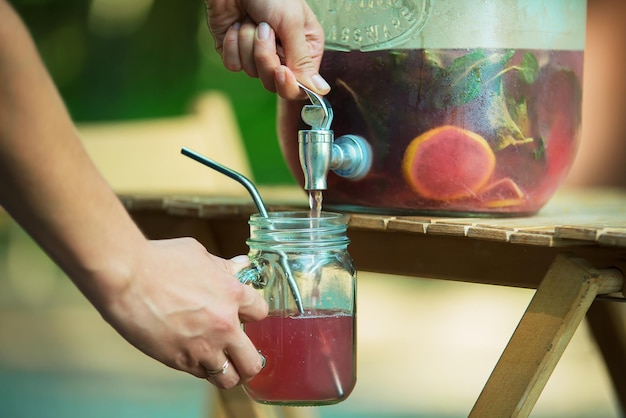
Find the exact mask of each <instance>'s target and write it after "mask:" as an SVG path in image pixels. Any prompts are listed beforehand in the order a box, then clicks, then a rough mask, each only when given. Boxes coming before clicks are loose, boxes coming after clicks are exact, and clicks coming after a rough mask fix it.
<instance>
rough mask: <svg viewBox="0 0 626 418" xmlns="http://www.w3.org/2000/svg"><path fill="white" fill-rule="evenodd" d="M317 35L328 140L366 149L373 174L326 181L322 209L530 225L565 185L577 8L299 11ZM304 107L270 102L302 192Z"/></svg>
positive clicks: (574, 123)
mask: <svg viewBox="0 0 626 418" xmlns="http://www.w3.org/2000/svg"><path fill="white" fill-rule="evenodd" d="M308 3H309V4H310V6H311V8H312V9H313V11H314V12H315V14H316V15H317V17H318V19H319V20H320V22H321V24H322V26H323V27H324V30H325V36H326V51H325V54H324V58H323V61H322V66H321V70H320V72H321V74H322V75H323V76H324V78H325V79H326V80H327V81H329V83H330V84H331V87H332V90H331V92H330V93H329V94H328V96H327V99H328V100H329V102H330V104H331V106H332V108H333V111H334V122H333V125H332V127H331V129H333V130H334V133H335V138H338V137H339V136H341V135H346V134H354V135H360V136H362V137H364V138H365V139H366V140H367V141H368V142H369V143H370V145H371V147H372V152H373V162H372V168H371V170H370V172H369V173H368V174H367V175H366V176H365V177H364V178H362V179H360V180H357V181H353V180H349V179H345V178H341V177H338V176H337V175H335V174H334V173H332V172H331V173H329V175H328V190H326V191H325V192H324V203H325V207H327V208H336V209H337V208H338V209H345V210H351V211H362V212H385V213H408V214H416V213H417V214H419V213H429V214H443V215H446V214H454V215H481V214H482V215H502V216H513V215H528V214H532V213H535V212H537V211H538V210H539V209H540V208H541V207H542V206H543V205H544V204H545V203H546V202H547V201H548V200H549V198H550V197H551V196H552V195H553V194H554V192H555V191H556V189H557V188H558V186H559V185H560V184H561V182H562V180H563V179H564V178H565V176H566V174H567V172H568V170H569V167H570V165H571V163H572V162H573V159H574V156H575V152H576V149H577V144H578V138H579V135H580V127H581V100H582V69H583V49H584V40H585V19H586V1H585V0H308ZM304 104H305V102H286V101H284V100H280V101H279V112H278V118H279V119H278V134H279V138H280V142H281V147H282V150H283V154H284V156H285V159H286V161H287V163H288V165H289V166H290V168H291V171H292V172H293V174H294V175H295V176H296V177H297V178H298V179H299V180H300V181H301V182H302V172H301V171H302V170H301V168H300V165H299V161H298V149H297V148H298V147H297V142H298V140H297V133H298V130H300V129H307V126H306V125H304V124H303V123H302V121H301V117H300V111H301V109H302V106H303V105H304Z"/></svg>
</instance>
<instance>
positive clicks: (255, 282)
mask: <svg viewBox="0 0 626 418" xmlns="http://www.w3.org/2000/svg"><path fill="white" fill-rule="evenodd" d="M235 278H237V280H239V282H240V283H242V284H250V285H252V287H254V288H255V289H262V288H264V287H265V285H266V284H267V281H266V280H264V279H263V272H262V271H261V266H259V264H258V263H257V262H255V261H252V262H251V263H250V265H249V266H248V267H245V268H243V269H241V270H239V271H238V272H237V273H236V274H235Z"/></svg>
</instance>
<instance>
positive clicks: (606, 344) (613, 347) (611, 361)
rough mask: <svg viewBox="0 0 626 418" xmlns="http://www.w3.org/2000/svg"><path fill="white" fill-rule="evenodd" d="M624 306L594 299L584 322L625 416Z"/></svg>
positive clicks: (625, 348)
mask: <svg viewBox="0 0 626 418" xmlns="http://www.w3.org/2000/svg"><path fill="white" fill-rule="evenodd" d="M624 318H626V304H623V303H615V302H607V301H599V300H596V301H595V302H593V304H592V305H591V308H589V311H588V312H587V321H588V322H589V326H590V328H591V332H592V334H593V337H594V339H595V340H596V343H597V344H598V348H599V349H600V352H601V353H602V357H603V358H604V361H605V363H606V367H607V371H608V373H609V376H610V377H611V381H612V382H613V387H614V388H615V394H616V395H617V399H618V400H619V402H620V404H621V406H622V412H623V413H624V414H626V373H624V370H626V323H625V320H624Z"/></svg>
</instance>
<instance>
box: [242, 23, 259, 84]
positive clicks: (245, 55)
mask: <svg viewBox="0 0 626 418" xmlns="http://www.w3.org/2000/svg"><path fill="white" fill-rule="evenodd" d="M255 32H256V25H255V24H254V23H252V22H249V21H247V22H244V23H243V24H242V25H241V27H240V28H239V34H238V35H239V36H238V43H239V61H240V62H241V68H242V69H243V71H244V72H245V73H246V74H248V75H249V76H250V77H258V72H257V68H256V63H255V62H254V38H255Z"/></svg>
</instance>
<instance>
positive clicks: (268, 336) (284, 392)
mask: <svg viewBox="0 0 626 418" xmlns="http://www.w3.org/2000/svg"><path fill="white" fill-rule="evenodd" d="M353 324H354V318H353V317H352V316H351V315H349V314H346V313H343V312H337V311H317V312H305V313H304V314H297V313H296V314H294V315H289V316H285V317H281V316H268V317H267V318H266V319H264V320H262V321H260V322H257V323H250V324H246V325H245V331H246V334H248V336H249V337H250V339H251V340H252V342H253V343H254V345H255V346H256V347H257V349H259V350H260V351H261V353H262V354H263V355H264V356H265V358H266V360H267V363H266V365H265V368H264V369H263V370H261V372H260V373H259V374H258V375H257V376H256V377H255V378H254V379H252V381H250V382H249V383H248V384H247V385H246V386H245V390H246V392H247V393H248V395H249V396H250V397H252V398H253V399H255V400H261V402H264V403H274V404H293V403H297V404H298V405H306V404H311V405H321V404H332V403H337V402H339V401H341V400H343V399H345V398H346V397H348V395H349V394H350V392H352V389H353V388H354V384H355V382H356V376H355V372H354V370H355V365H356V356H355V354H354V350H353V346H354V339H355V332H354V326H353Z"/></svg>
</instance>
